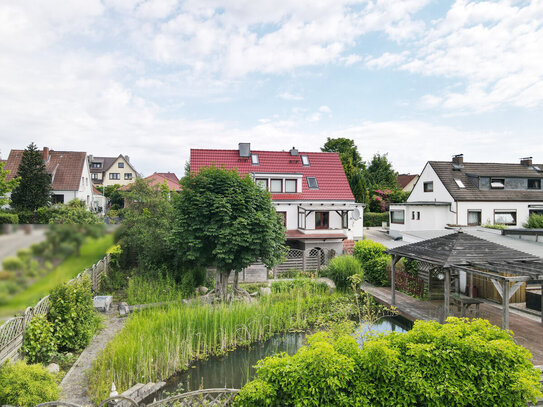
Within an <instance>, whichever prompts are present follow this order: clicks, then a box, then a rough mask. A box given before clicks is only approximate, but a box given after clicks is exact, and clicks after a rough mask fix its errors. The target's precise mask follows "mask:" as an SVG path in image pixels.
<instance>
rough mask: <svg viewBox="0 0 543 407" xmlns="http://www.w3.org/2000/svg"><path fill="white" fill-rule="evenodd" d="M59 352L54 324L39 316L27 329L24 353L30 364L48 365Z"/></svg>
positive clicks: (43, 316)
mask: <svg viewBox="0 0 543 407" xmlns="http://www.w3.org/2000/svg"><path fill="white" fill-rule="evenodd" d="M56 350H57V344H56V341H55V337H54V330H53V324H51V322H49V321H48V320H47V318H46V316H45V315H37V316H35V317H34V318H32V320H31V321H30V323H29V324H28V325H27V327H26V331H25V335H24V342H23V352H24V354H25V356H26V358H27V359H28V361H29V362H30V363H48V362H49V361H50V360H51V357H52V356H53V355H54V354H55V352H56Z"/></svg>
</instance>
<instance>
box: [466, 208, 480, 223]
mask: <svg viewBox="0 0 543 407" xmlns="http://www.w3.org/2000/svg"><path fill="white" fill-rule="evenodd" d="M468 226H481V211H480V210H468Z"/></svg>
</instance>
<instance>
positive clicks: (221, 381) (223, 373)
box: [162, 317, 411, 396]
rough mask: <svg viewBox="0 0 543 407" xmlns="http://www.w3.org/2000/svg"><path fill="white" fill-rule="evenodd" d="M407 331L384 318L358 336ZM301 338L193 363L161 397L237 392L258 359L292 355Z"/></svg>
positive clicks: (400, 322) (286, 337)
mask: <svg viewBox="0 0 543 407" xmlns="http://www.w3.org/2000/svg"><path fill="white" fill-rule="evenodd" d="M410 328H411V324H410V322H409V321H407V320H405V319H403V318H401V317H394V318H386V319H383V320H381V321H379V322H378V323H377V324H374V325H373V326H371V327H370V326H368V325H367V324H362V325H361V327H360V329H359V334H358V335H357V337H361V338H363V335H364V334H367V333H368V331H369V330H370V329H371V332H373V333H375V332H406V331H407V330H409V329H410ZM304 338H305V334H304V333H287V334H280V335H277V336H275V337H273V338H271V339H269V340H268V341H265V342H261V343H257V344H254V345H252V346H251V347H249V348H240V349H236V350H235V351H233V352H230V353H228V354H226V355H225V356H223V357H220V358H218V357H213V358H210V359H208V360H205V361H200V362H196V363H195V364H194V365H192V366H191V367H189V369H188V371H186V372H184V373H180V374H178V375H176V376H174V377H172V378H171V379H170V380H169V382H168V385H167V386H166V387H165V388H164V390H163V394H162V395H163V396H166V395H167V394H171V393H179V392H187V391H193V390H198V389H210V388H235V389H240V388H241V387H243V386H244V385H245V383H247V382H248V381H249V380H251V379H252V378H253V377H254V374H255V368H254V366H255V365H256V363H257V362H258V361H259V360H260V359H264V358H265V357H267V356H273V355H276V354H278V353H281V352H286V353H288V354H289V355H293V354H294V353H296V351H297V350H298V349H300V347H301V346H302V345H303V344H304Z"/></svg>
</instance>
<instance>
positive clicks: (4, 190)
mask: <svg viewBox="0 0 543 407" xmlns="http://www.w3.org/2000/svg"><path fill="white" fill-rule="evenodd" d="M4 165H5V163H4V162H0V207H2V206H4V205H9V203H10V199H9V198H8V197H7V196H6V195H7V194H9V193H10V192H11V191H13V189H14V188H16V187H17V185H18V184H19V179H18V178H14V179H12V180H10V181H8V180H7V177H8V174H9V171H8V170H4Z"/></svg>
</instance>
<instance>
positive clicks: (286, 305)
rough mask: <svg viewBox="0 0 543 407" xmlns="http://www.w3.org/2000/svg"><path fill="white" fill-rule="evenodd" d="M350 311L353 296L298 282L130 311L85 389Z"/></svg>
mask: <svg viewBox="0 0 543 407" xmlns="http://www.w3.org/2000/svg"><path fill="white" fill-rule="evenodd" d="M355 315H356V310H355V309H354V301H352V298H350V297H348V296H345V295H338V294H334V295H330V294H326V293H325V292H324V291H322V289H321V288H320V287H315V289H314V290H312V289H311V288H309V289H308V286H307V285H306V286H303V285H300V284H297V285H292V286H291V288H290V289H287V288H286V287H283V286H282V287H281V291H279V292H277V291H276V292H274V293H272V294H271V295H269V296H266V297H262V298H260V299H259V300H258V301H257V302H254V303H241V302H238V303H233V304H219V305H207V304H199V303H195V304H190V305H186V304H182V303H174V304H169V305H167V306H164V307H161V308H153V309H146V310H142V311H140V312H137V313H135V314H133V315H132V316H131V317H130V319H129V320H128V321H127V322H126V325H125V327H124V328H123V330H122V331H121V332H120V333H119V334H118V335H117V336H116V337H115V338H114V339H113V340H112V341H111V342H110V343H109V344H108V345H107V347H106V348H105V349H104V351H103V352H102V353H101V355H100V356H99V357H98V358H97V360H96V361H95V362H94V364H93V367H92V370H91V373H90V376H89V385H90V389H89V394H91V395H92V398H93V399H94V400H95V401H100V400H103V399H105V398H106V397H107V396H108V391H109V389H110V387H111V383H112V382H114V383H115V385H116V386H117V389H119V390H120V391H125V390H127V389H128V388H130V387H131V386H133V385H134V384H136V383H147V382H151V381H158V380H164V379H167V378H168V377H170V376H172V375H173V374H174V373H176V372H179V371H182V370H184V369H186V368H187V366H188V365H189V364H190V363H192V362H193V361H195V360H198V359H205V358H208V357H210V356H212V355H222V354H224V353H226V352H228V351H231V350H233V349H235V348H236V347H239V346H246V345H250V344H251V343H254V342H259V341H264V340H267V339H269V338H270V337H272V336H273V335H275V334H277V333H281V332H287V331H302V330H309V329H312V328H315V329H317V328H322V326H324V325H326V323H327V322H335V321H337V320H338V319H348V318H352V317H353V316H355Z"/></svg>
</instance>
